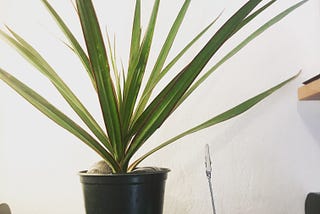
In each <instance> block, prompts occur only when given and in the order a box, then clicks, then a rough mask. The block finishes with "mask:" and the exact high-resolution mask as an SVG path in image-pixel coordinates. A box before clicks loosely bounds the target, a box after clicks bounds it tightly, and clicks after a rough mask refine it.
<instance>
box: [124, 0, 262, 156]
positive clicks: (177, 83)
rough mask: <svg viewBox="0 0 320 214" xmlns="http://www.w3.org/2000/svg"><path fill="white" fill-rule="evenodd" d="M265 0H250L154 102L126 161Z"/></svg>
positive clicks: (135, 130) (138, 124)
mask: <svg viewBox="0 0 320 214" xmlns="http://www.w3.org/2000/svg"><path fill="white" fill-rule="evenodd" d="M261 1H262V0H251V1H249V2H247V3H246V4H245V5H244V6H243V7H241V8H240V9H239V10H238V11H237V12H236V13H235V14H234V15H233V16H232V17H231V18H230V19H229V20H228V21H227V22H226V23H225V24H224V25H223V26H222V27H221V28H220V29H219V30H218V32H217V33H216V34H215V35H214V36H213V37H212V38H211V39H210V40H209V42H208V43H207V44H206V45H205V47H204V48H203V49H202V50H201V51H200V52H199V54H198V55H197V56H196V57H195V58H194V59H193V60H192V61H191V63H190V64H189V65H187V66H186V67H185V68H184V69H183V70H182V71H181V72H180V73H179V74H178V75H177V76H176V77H175V78H174V79H173V80H172V81H171V82H170V83H169V84H168V85H167V87H165V88H164V89H163V90H162V91H161V92H160V94H159V95H158V96H157V97H156V98H155V99H154V100H153V101H152V103H151V104H150V105H149V106H148V107H147V109H146V110H145V111H144V112H143V113H142V115H141V116H140V118H139V119H138V120H137V122H136V123H135V125H134V127H133V129H132V133H137V134H136V135H135V137H134V139H133V142H132V143H131V145H130V148H129V149H128V155H127V160H126V161H128V160H129V158H131V157H132V155H133V154H134V153H135V152H136V151H137V150H138V149H139V148H140V147H141V146H142V145H143V143H144V142H145V141H146V139H148V138H149V137H150V136H151V135H152V134H153V133H154V132H155V130H157V129H158V128H159V127H160V126H161V125H162V123H163V122H164V121H165V120H166V119H167V117H168V116H169V115H170V114H171V113H172V110H173V109H174V107H175V105H176V104H177V102H178V101H179V99H181V97H182V96H183V94H184V93H185V92H186V90H187V89H188V88H189V87H190V85H191V84H192V83H193V82H194V80H195V79H196V77H197V76H198V75H199V73H200V72H201V71H202V69H203V68H204V67H205V65H206V64H207V63H208V62H209V60H210V59H211V57H212V56H213V55H214V54H215V53H216V52H217V51H218V50H219V49H220V47H221V46H222V45H223V44H224V43H225V42H226V41H227V40H228V39H229V38H230V37H231V35H232V34H233V32H234V31H235V30H236V29H237V27H238V25H239V24H241V22H242V21H243V19H245V17H247V15H248V14H249V13H250V12H251V11H252V10H253V9H254V8H255V7H256V6H257V5H258V4H259V3H260V2H261Z"/></svg>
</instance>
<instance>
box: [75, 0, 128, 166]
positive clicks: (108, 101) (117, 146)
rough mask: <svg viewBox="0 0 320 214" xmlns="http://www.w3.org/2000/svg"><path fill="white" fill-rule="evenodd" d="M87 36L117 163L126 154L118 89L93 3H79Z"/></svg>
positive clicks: (80, 16)
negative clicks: (114, 81)
mask: <svg viewBox="0 0 320 214" xmlns="http://www.w3.org/2000/svg"><path fill="white" fill-rule="evenodd" d="M76 4H77V8H78V13H79V18H80V22H81V25H82V31H83V35H84V38H85V41H86V46H87V50H88V54H89V59H90V62H91V66H92V69H93V72H94V76H95V80H96V85H97V89H98V96H99V100H100V107H101V109H102V113H103V118H104V121H105V126H106V129H107V132H108V136H109V139H110V142H111V145H112V146H113V148H114V150H115V156H116V159H117V160H118V159H120V158H121V156H123V153H124V147H123V145H122V136H121V124H120V117H119V110H118V103H117V98H116V94H115V89H114V85H113V82H112V79H111V76H110V68H109V64H108V58H107V54H106V49H105V46H104V41H103V38H102V34H101V30H100V26H99V23H98V19H97V16H96V13H95V10H94V7H93V4H92V1H91V0H77V1H76Z"/></svg>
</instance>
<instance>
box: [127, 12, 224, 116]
mask: <svg viewBox="0 0 320 214" xmlns="http://www.w3.org/2000/svg"><path fill="white" fill-rule="evenodd" d="M220 16H221V14H220V15H219V16H218V17H217V18H215V19H214V20H213V21H212V22H211V23H210V24H209V25H208V26H206V27H205V28H204V29H203V30H202V31H201V32H200V33H199V34H198V35H197V36H196V37H195V38H193V39H192V40H191V41H190V42H189V43H188V44H187V45H186V46H185V47H184V48H183V49H182V50H181V51H180V52H179V53H178V54H177V55H176V56H175V57H174V58H173V59H172V60H171V61H170V62H169V63H168V65H167V66H166V67H165V68H164V69H163V70H162V71H161V72H160V74H159V75H158V76H156V77H155V80H154V81H153V82H152V83H151V85H150V86H149V91H147V92H146V93H144V95H142V97H141V100H140V102H139V104H138V106H139V109H138V110H137V112H136V114H135V117H134V120H133V121H134V122H135V121H136V120H137V118H138V117H139V116H140V115H141V113H142V112H141V111H143V110H144V108H145V106H146V104H147V102H148V100H149V96H150V94H151V93H152V91H153V89H154V88H155V87H156V85H157V84H158V83H159V82H160V80H161V79H162V78H163V77H164V76H165V75H166V74H167V73H168V71H169V70H170V69H171V68H172V67H173V66H174V65H175V64H176V63H177V62H178V61H179V59H181V57H182V56H184V54H185V53H186V52H187V51H188V50H189V49H190V48H191V47H192V46H193V45H194V44H195V43H196V42H197V41H198V40H199V39H200V38H201V37H202V36H203V35H204V34H205V33H206V32H207V31H208V30H209V29H210V27H211V26H212V25H213V24H214V23H215V22H216V21H217V20H218V19H219V17H220Z"/></svg>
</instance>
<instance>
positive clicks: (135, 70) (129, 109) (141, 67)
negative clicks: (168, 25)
mask: <svg viewBox="0 0 320 214" xmlns="http://www.w3.org/2000/svg"><path fill="white" fill-rule="evenodd" d="M159 4H160V0H155V2H154V6H153V10H152V13H151V17H150V20H149V24H148V28H147V31H146V33H145V36H144V38H143V41H142V44H141V46H140V49H139V58H138V59H137V63H136V64H135V62H133V67H132V68H130V69H132V70H130V69H129V73H128V79H127V82H126V85H125V88H124V98H123V111H122V116H123V118H122V119H123V128H124V130H125V131H126V130H127V129H128V127H129V123H130V121H131V117H132V114H133V110H134V107H135V103H136V100H137V97H138V94H139V91H140V87H141V83H142V79H143V76H144V74H145V70H146V66H147V61H148V58H149V54H150V48H151V44H152V39H153V34H154V29H155V25H156V20H157V16H158V11H159ZM134 28H135V27H134Z"/></svg>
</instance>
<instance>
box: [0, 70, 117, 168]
mask: <svg viewBox="0 0 320 214" xmlns="http://www.w3.org/2000/svg"><path fill="white" fill-rule="evenodd" d="M0 79H1V80H3V81H4V82H5V83H7V84H8V85H9V86H10V87H11V88H12V89H14V90H15V91H16V92H17V93H19V94H20V95H21V96H22V97H23V98H25V99H26V100H27V101H28V102H30V103H31V104H32V105H33V106H34V107H36V108H37V109H38V110H39V111H41V112H42V113H43V114H45V115H46V116H47V117H49V118H50V119H51V120H53V121H54V122H55V123H57V124H58V125H59V126H61V127H63V128H64V129H66V130H68V131H69V132H71V133H72V134H73V135H75V136H76V137H78V138H79V139H80V140H81V141H83V142H84V143H85V144H87V145H88V146H89V147H90V148H92V149H93V150H94V151H95V152H97V153H98V154H99V155H100V156H101V157H102V158H103V159H104V160H106V161H107V162H108V163H109V165H110V167H112V168H113V171H116V170H118V168H119V166H118V164H117V162H116V161H115V159H114V158H113V156H112V155H111V154H110V153H109V152H107V151H106V150H105V149H104V148H103V147H102V146H101V145H100V144H99V143H98V142H97V141H96V140H95V139H94V138H93V137H92V136H91V135H90V134H88V133H87V132H86V131H85V130H84V129H82V128H81V127H80V126H79V125H77V124H76V123H75V122H74V121H73V120H71V119H70V118H69V117H67V116H66V115H65V114H63V113H62V112H61V111H60V110H58V109H57V108H56V107H54V106H53V105H52V104H50V103H49V102H48V101H47V100H45V99H44V98H43V97H42V96H40V95H39V94H38V93H36V92H35V91H33V90H32V89H31V88H29V87H28V86H26V85H25V84H23V83H22V82H20V81H19V80H18V79H16V78H15V77H13V76H12V75H10V74H9V73H7V72H6V71H4V70H3V69H0Z"/></svg>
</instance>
